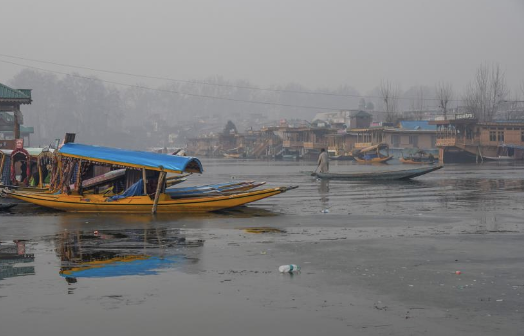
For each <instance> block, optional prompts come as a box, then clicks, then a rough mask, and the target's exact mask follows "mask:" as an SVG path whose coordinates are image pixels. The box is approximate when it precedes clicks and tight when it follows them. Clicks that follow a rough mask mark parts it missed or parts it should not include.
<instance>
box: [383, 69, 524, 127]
mask: <svg viewBox="0 0 524 336" xmlns="http://www.w3.org/2000/svg"><path fill="white" fill-rule="evenodd" d="M412 91H413V92H411V93H410V94H406V93H405V94H404V95H401V93H400V92H401V90H400V88H399V86H395V85H393V84H392V83H391V82H390V81H388V80H385V81H382V83H381V84H380V85H379V87H378V90H377V92H378V94H379V96H380V99H381V106H382V107H383V110H384V111H385V113H386V116H385V120H386V121H388V122H393V121H395V120H398V119H399V118H400V117H401V115H400V113H399V111H400V109H399V100H402V99H406V96H410V98H407V99H408V100H410V108H409V110H410V111H412V117H414V118H415V119H419V120H420V119H422V118H423V117H424V111H426V110H428V109H435V108H438V109H439V110H440V111H441V113H442V116H443V117H444V118H445V119H447V117H448V113H449V110H450V107H451V106H452V105H453V106H454V107H456V108H462V109H463V110H464V111H466V112H467V113H470V114H472V115H474V116H475V118H477V119H479V120H480V121H492V120H493V119H494V118H495V117H496V115H497V113H498V112H499V111H500V108H501V107H504V108H506V109H508V108H509V109H510V110H511V111H513V112H517V114H518V108H517V104H519V103H523V102H522V101H519V99H520V95H522V96H523V97H524V81H523V82H522V84H521V86H520V91H521V92H519V90H517V91H516V92H515V95H514V98H513V99H512V100H510V101H508V99H509V96H510V90H509V88H508V85H507V82H506V76H505V73H504V72H503V71H502V70H501V68H500V65H499V64H491V63H485V64H482V65H480V66H479V67H478V69H477V72H476V74H475V78H474V80H473V81H472V82H471V83H470V84H469V85H468V87H467V88H466V90H465V92H464V93H463V94H462V95H457V94H456V93H455V92H454V90H453V87H452V85H451V83H438V84H437V85H436V87H435V88H434V91H433V92H431V90H430V88H428V87H424V86H419V87H416V88H415V90H412ZM428 102H429V104H428ZM508 103H509V105H508ZM519 106H520V105H519ZM403 110H404V111H405V110H406V109H405V108H404V109H403ZM521 112H524V111H521ZM505 117H506V118H522V117H524V115H522V113H521V114H520V115H516V114H515V113H512V114H508V115H506V116H505Z"/></svg>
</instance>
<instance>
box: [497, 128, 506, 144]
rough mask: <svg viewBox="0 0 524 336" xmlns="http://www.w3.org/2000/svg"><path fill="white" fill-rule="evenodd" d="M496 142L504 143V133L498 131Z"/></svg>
mask: <svg viewBox="0 0 524 336" xmlns="http://www.w3.org/2000/svg"><path fill="white" fill-rule="evenodd" d="M497 138H498V141H499V142H504V131H498V137H497Z"/></svg>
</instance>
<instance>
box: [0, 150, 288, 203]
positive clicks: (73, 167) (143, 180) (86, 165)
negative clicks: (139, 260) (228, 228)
mask: <svg viewBox="0 0 524 336" xmlns="http://www.w3.org/2000/svg"><path fill="white" fill-rule="evenodd" d="M57 157H58V164H59V166H60V169H58V170H57V171H58V176H55V177H54V181H53V182H54V184H53V186H52V189H53V190H54V192H53V193H45V194H44V193H31V192H22V191H15V190H12V191H4V192H7V193H8V194H9V196H11V197H12V198H15V199H19V200H23V201H27V202H30V203H34V204H37V205H41V206H45V207H50V208H54V209H58V210H63V211H71V212H117V213H123V212H127V213H147V212H152V213H157V212H158V213H177V212H178V213H179V212H206V211H215V210H221V209H226V208H231V207H236V206H239V205H244V204H247V203H251V202H254V201H257V200H261V199H264V198H267V197H271V196H275V195H278V194H280V193H283V192H285V191H288V190H290V189H294V188H296V187H276V188H268V189H262V190H246V191H239V190H234V188H232V186H230V187H229V189H228V188H224V187H222V189H223V190H222V192H220V188H218V189H217V188H215V190H214V192H211V191H213V190H212V188H210V187H209V186H206V187H205V188H201V189H200V190H198V189H193V190H192V192H193V193H194V194H193V195H194V196H195V197H176V198H173V197H172V195H170V194H169V193H168V192H166V189H167V182H166V181H167V178H166V176H167V173H171V174H184V173H187V174H193V173H202V172H203V168H202V163H201V162H200V160H199V159H198V158H195V157H188V156H174V155H167V154H159V153H152V152H142V151H131V150H125V149H117V148H109V147H101V146H90V145H84V144H76V143H66V144H64V145H63V146H62V147H61V148H60V149H59V150H58V152H57ZM98 167H106V168H107V169H109V170H111V169H113V170H116V169H123V168H125V169H126V171H125V178H124V179H123V180H120V187H121V188H122V192H120V191H119V190H116V191H115V192H113V195H111V196H109V195H107V194H104V193H102V194H101V193H99V192H97V191H96V190H95V191H94V192H93V193H85V192H84V189H83V185H84V184H83V180H84V179H86V178H92V176H93V175H94V174H95V175H96V170H97V168H98ZM252 186H253V184H248V185H244V186H242V188H250V187H252ZM206 188H207V189H206ZM205 191H209V192H205ZM227 191H229V192H227ZM189 192H191V190H189ZM174 193H175V194H176V191H175V192H174ZM199 193H200V195H199ZM182 194H183V193H182ZM185 195H186V196H187V195H188V191H187V190H186V193H185Z"/></svg>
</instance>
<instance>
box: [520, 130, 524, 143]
mask: <svg viewBox="0 0 524 336" xmlns="http://www.w3.org/2000/svg"><path fill="white" fill-rule="evenodd" d="M520 141H522V142H524V130H522V131H520Z"/></svg>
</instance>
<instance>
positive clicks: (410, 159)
mask: <svg viewBox="0 0 524 336" xmlns="http://www.w3.org/2000/svg"><path fill="white" fill-rule="evenodd" d="M399 160H400V162H402V163H407V164H433V163H435V161H436V160H435V157H434V156H433V154H429V153H427V152H426V151H423V150H419V151H417V152H415V153H414V154H411V155H408V156H406V157H405V156H404V154H402V158H400V159H399Z"/></svg>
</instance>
